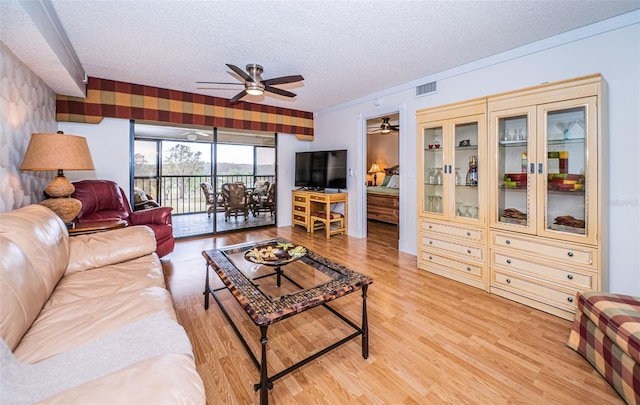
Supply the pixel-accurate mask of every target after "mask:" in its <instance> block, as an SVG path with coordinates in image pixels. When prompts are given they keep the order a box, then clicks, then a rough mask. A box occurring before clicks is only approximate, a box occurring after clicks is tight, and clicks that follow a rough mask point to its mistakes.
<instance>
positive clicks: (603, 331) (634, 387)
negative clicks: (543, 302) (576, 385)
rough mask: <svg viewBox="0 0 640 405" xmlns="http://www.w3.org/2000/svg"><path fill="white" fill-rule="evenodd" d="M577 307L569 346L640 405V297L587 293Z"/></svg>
mask: <svg viewBox="0 0 640 405" xmlns="http://www.w3.org/2000/svg"><path fill="white" fill-rule="evenodd" d="M577 306H578V310H577V311H576V316H575V320H574V322H573V328H572V330H571V334H570V335H569V341H568V342H567V345H568V346H569V347H571V348H572V349H574V350H575V351H577V352H578V353H580V354H581V355H582V356H584V358H586V359H587V360H588V361H589V363H591V365H592V366H593V367H594V368H595V369H596V370H598V372H599V373H600V374H602V375H603V376H604V378H605V379H606V380H607V381H608V382H609V383H610V384H611V385H612V386H613V388H615V390H616V391H618V393H619V394H620V396H621V397H622V398H623V399H624V400H625V401H626V402H627V403H628V404H634V405H636V404H640V297H632V296H630V295H619V294H609V293H599V292H583V293H578V303H577Z"/></svg>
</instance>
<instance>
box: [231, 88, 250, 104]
mask: <svg viewBox="0 0 640 405" xmlns="http://www.w3.org/2000/svg"><path fill="white" fill-rule="evenodd" d="M246 95H247V91H246V90H242V91H241V92H240V93H238V94H236V95H235V96H234V97H233V98H232V99H231V100H230V102H231V103H235V102H237V101H240V99H241V98H242V97H244V96H246Z"/></svg>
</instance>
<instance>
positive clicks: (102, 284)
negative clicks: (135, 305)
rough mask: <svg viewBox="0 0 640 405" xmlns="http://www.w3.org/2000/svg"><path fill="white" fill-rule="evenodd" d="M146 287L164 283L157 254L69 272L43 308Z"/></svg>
mask: <svg viewBox="0 0 640 405" xmlns="http://www.w3.org/2000/svg"><path fill="white" fill-rule="evenodd" d="M87 286H91V288H87ZM147 287H163V288H164V287H165V283H164V275H163V273H162V264H161V263H160V260H158V256H157V255H151V254H149V255H146V256H143V257H139V258H137V259H133V260H129V261H126V262H122V263H116V264H111V265H108V266H104V267H101V268H99V269H94V270H87V271H78V272H74V273H67V275H65V276H64V277H63V278H62V280H60V283H58V286H57V287H56V291H55V293H54V294H52V295H51V298H50V299H49V301H48V302H47V303H46V304H45V307H44V308H45V309H47V308H48V307H49V306H56V305H62V304H68V303H70V302H73V301H77V300H86V299H90V298H93V297H104V296H108V295H112V294H121V293H130V292H134V291H142V290H144V289H145V288H147Z"/></svg>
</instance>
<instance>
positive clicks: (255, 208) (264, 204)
mask: <svg viewBox="0 0 640 405" xmlns="http://www.w3.org/2000/svg"><path fill="white" fill-rule="evenodd" d="M267 184H268V188H267V189H266V191H262V192H261V193H259V194H254V201H253V203H252V206H251V211H252V213H253V216H254V217H255V216H258V214H259V213H261V212H269V213H270V214H271V215H273V213H274V212H275V210H276V183H271V184H269V183H268V182H267Z"/></svg>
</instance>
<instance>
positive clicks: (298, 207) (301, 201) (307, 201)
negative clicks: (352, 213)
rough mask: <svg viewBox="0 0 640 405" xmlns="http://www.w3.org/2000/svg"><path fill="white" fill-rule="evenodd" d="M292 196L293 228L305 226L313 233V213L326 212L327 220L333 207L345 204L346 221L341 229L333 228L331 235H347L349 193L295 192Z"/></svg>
mask: <svg viewBox="0 0 640 405" xmlns="http://www.w3.org/2000/svg"><path fill="white" fill-rule="evenodd" d="M291 194H292V201H293V204H292V210H291V226H295V225H300V226H304V228H305V229H306V230H307V232H311V230H312V228H311V226H312V224H311V213H313V212H317V211H323V212H325V214H326V216H327V218H328V217H330V215H331V212H332V211H331V205H332V204H337V203H342V204H344V221H343V222H342V224H343V226H342V227H340V228H332V229H331V230H330V232H331V234H334V233H344V234H345V235H346V234H347V224H348V223H349V218H348V211H349V209H348V205H347V204H348V199H349V194H348V193H325V192H322V191H308V190H293V191H292V192H291Z"/></svg>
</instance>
